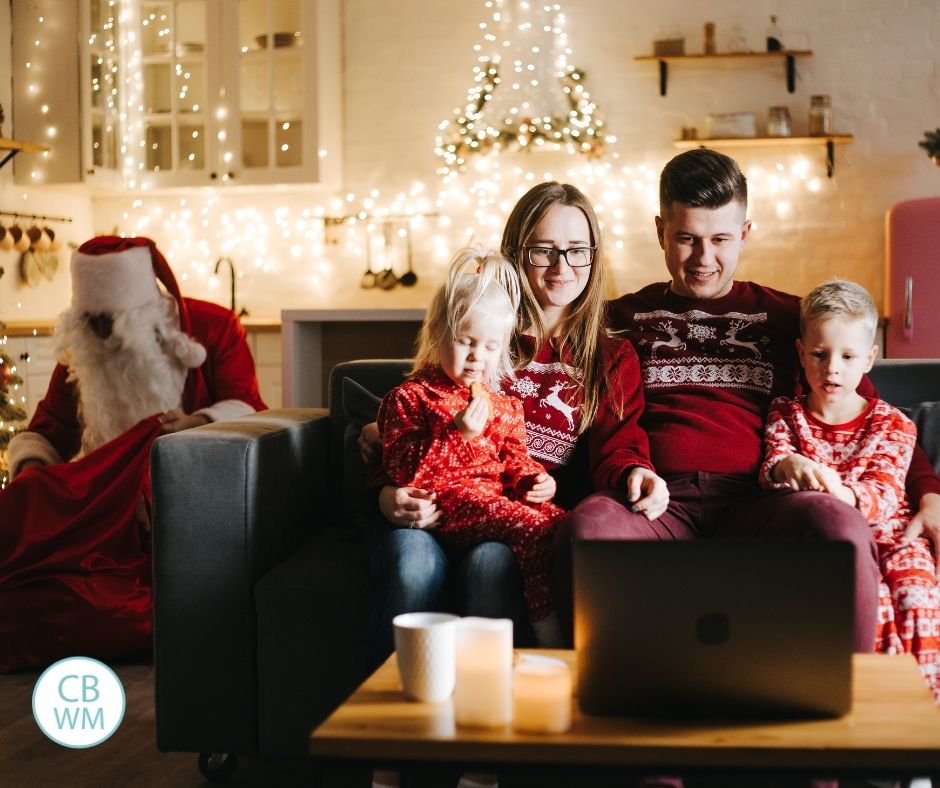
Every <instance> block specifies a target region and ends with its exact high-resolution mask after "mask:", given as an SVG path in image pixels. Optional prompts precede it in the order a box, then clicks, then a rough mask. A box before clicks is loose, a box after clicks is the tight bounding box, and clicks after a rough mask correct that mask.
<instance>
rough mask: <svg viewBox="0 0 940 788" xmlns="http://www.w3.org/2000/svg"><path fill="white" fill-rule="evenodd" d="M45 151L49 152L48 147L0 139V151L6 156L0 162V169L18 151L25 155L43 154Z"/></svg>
mask: <svg viewBox="0 0 940 788" xmlns="http://www.w3.org/2000/svg"><path fill="white" fill-rule="evenodd" d="M47 150H49V146H48V145H37V144H36V143H34V142H20V141H19V140H8V139H4V138H3V137H0V151H7V155H6V156H4V157H3V160H2V161H0V167H3V165H4V164H6V163H7V162H8V161H9V160H10V159H12V158H13V157H14V156H16V154H17V153H19V152H20V151H25V152H26V153H44V152H45V151H47Z"/></svg>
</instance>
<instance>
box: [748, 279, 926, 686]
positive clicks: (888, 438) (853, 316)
mask: <svg viewBox="0 0 940 788" xmlns="http://www.w3.org/2000/svg"><path fill="white" fill-rule="evenodd" d="M877 322H878V314H877V311H876V309H875V305H874V303H873V302H872V300H871V297H870V296H869V295H868V293H867V291H866V290H865V289H864V288H863V287H861V286H860V285H857V284H855V283H854V282H846V281H841V280H832V281H830V282H826V283H824V284H822V285H820V286H819V287H817V288H815V289H814V290H813V291H812V292H811V293H810V294H809V295H807V296H806V298H804V299H803V301H802V303H801V305H800V339H798V340H797V343H796V345H797V351H798V353H799V358H800V364H801V365H802V367H803V371H804V373H805V375H806V380H807V382H808V383H809V388H810V390H809V393H807V394H805V395H803V396H800V397H796V398H788V397H779V398H777V399H775V400H774V401H773V402H772V403H771V406H770V412H769V414H768V416H767V425H766V429H765V436H764V437H765V456H764V462H763V465H762V466H761V470H760V481H761V484H762V485H763V486H765V487H775V488H781V489H788V488H789V489H793V490H819V491H825V492H828V493H830V494H832V495H835V496H836V497H838V498H839V499H841V500H842V501H845V502H846V503H848V504H849V505H850V506H854V507H856V508H857V509H858V510H859V511H860V512H861V513H862V516H863V517H865V519H866V520H867V521H868V523H869V525H870V526H871V527H872V532H873V535H874V538H875V542H876V544H877V546H878V562H879V567H880V569H881V576H882V579H883V583H882V600H883V602H887V604H883V605H882V610H883V611H884V612H886V613H887V615H884V614H883V615H882V616H881V619H882V620H881V621H879V631H878V636H877V640H876V645H875V648H876V651H884V652H888V653H898V652H902V651H903V652H906V653H911V654H914V655H915V656H916V658H917V661H918V664H919V665H920V669H921V672H922V673H923V675H924V678H925V679H926V681H927V684H928V685H929V687H930V689H931V691H932V692H933V695H934V699H935V700H936V701H937V702H938V703H940V675H938V653H940V652H938V647H940V590H938V585H937V574H936V569H935V562H934V558H933V555H932V554H931V549H930V543H929V542H928V540H927V539H926V538H924V537H923V536H921V537H918V538H916V539H912V540H906V539H905V538H904V533H905V528H906V526H907V524H908V522H909V520H910V518H911V510H910V507H909V503H908V499H907V495H906V493H905V490H904V478H905V476H906V474H907V469H908V466H909V465H910V462H911V456H912V454H913V450H914V444H915V441H916V438H917V432H916V429H915V427H914V424H913V422H912V421H911V420H910V419H908V418H907V417H906V416H905V415H904V414H902V413H901V412H900V411H899V410H897V408H894V407H892V406H891V405H889V404H888V403H887V402H884V401H883V400H880V399H874V398H873V399H866V398H864V397H862V396H861V395H859V394H858V393H856V388H857V386H858V384H859V381H860V380H861V378H862V376H863V375H864V374H865V373H866V372H868V371H869V370H870V369H871V367H872V364H873V363H874V361H875V355H876V353H877V351H878V348H877V346H876V345H875V344H874V339H875V330H876V327H877ZM885 584H886V586H887V588H885ZM886 592H887V594H890V596H889V597H887V594H886ZM886 597H887V598H886Z"/></svg>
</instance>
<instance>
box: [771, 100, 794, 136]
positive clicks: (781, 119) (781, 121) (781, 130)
mask: <svg viewBox="0 0 940 788" xmlns="http://www.w3.org/2000/svg"><path fill="white" fill-rule="evenodd" d="M790 134H791V127H790V110H788V109H787V108H786V107H771V108H770V112H769V113H768V115H767V136H768V137H789V136H790Z"/></svg>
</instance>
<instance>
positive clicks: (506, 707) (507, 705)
mask: <svg viewBox="0 0 940 788" xmlns="http://www.w3.org/2000/svg"><path fill="white" fill-rule="evenodd" d="M454 718H455V719H456V720H457V724H458V725H471V726H476V727H483V728H496V727H499V726H501V725H508V724H509V721H510V719H511V718H512V621H510V620H509V619H508V618H477V617H473V616H470V617H468V618H462V619H460V621H458V622H457V683H456V687H455V689H454Z"/></svg>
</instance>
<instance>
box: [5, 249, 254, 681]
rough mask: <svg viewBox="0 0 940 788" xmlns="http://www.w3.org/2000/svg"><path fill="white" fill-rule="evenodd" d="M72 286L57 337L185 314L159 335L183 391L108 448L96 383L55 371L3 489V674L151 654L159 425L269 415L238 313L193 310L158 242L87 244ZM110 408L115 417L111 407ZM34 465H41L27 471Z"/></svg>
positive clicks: (14, 451) (13, 447)
mask: <svg viewBox="0 0 940 788" xmlns="http://www.w3.org/2000/svg"><path fill="white" fill-rule="evenodd" d="M157 280H159V281H160V282H161V283H163V284H164V286H165V288H166V290H167V292H168V294H169V297H172V299H173V300H174V301H175V307H174V306H173V303H172V302H169V301H167V298H168V296H166V295H163V294H162V293H160V292H159V290H158V289H157V288H156V281H157ZM72 286H73V292H72V308H71V310H69V311H68V312H66V313H64V314H63V317H62V319H60V325H59V327H58V328H57V333H59V329H60V328H62V326H64V325H67V324H68V321H67V320H66V317H67V316H69V317H70V318H71V324H72V325H73V327H74V326H75V325H78V326H80V327H82V328H83V329H84V326H85V324H86V323H87V322H88V315H96V314H104V313H114V314H118V313H121V312H124V313H130V315H131V316H130V317H129V318H127V317H125V318H124V319H130V320H132V319H133V315H134V314H145V313H147V309H148V308H155V305H156V306H159V307H160V308H162V309H164V311H166V309H169V310H171V311H170V314H173V311H172V310H174V309H175V314H177V315H178V326H176V325H175V323H176V321H175V320H174V321H170V322H172V323H173V325H172V326H171V327H170V328H169V329H168V328H167V327H166V326H158V327H155V331H156V335H157V337H158V344H159V346H160V348H162V349H163V351H164V355H165V356H166V358H165V359H164V358H161V360H162V361H163V362H165V363H164V364H163V366H161V369H163V368H164V367H165V368H166V369H169V370H171V371H172V375H173V377H174V380H176V381H177V383H178V385H171V386H169V387H164V388H165V389H166V390H167V391H169V392H170V393H169V394H164V395H163V396H164V397H165V398H169V399H168V401H166V402H165V404H164V406H161V407H160V408H155V410H154V412H153V413H148V414H144V415H143V416H140V417H139V418H140V419H142V420H140V421H139V422H137V421H136V419H137V418H138V417H135V416H130V417H129V418H130V419H132V421H131V423H130V424H129V425H128V427H127V428H126V429H122V430H120V432H119V433H118V434H116V435H113V436H111V435H105V437H102V436H101V433H100V432H94V431H93V430H91V429H90V425H89V424H88V423H87V422H88V421H89V419H83V418H82V413H83V407H82V406H83V404H85V405H88V403H83V402H82V396H83V394H84V393H86V392H88V391H93V390H94V389H93V388H92V387H91V386H90V380H89V379H90V378H91V377H92V376H93V374H94V373H93V371H91V372H89V371H88V370H87V368H86V371H85V372H82V373H78V372H77V371H76V370H75V369H73V368H70V366H69V365H67V364H59V365H57V367H56V369H55V371H54V372H53V375H52V379H51V381H50V384H49V389H48V391H47V393H46V395H45V397H44V398H43V400H42V401H41V402H40V404H39V406H38V408H37V410H36V413H35V415H34V416H33V419H32V420H31V421H30V424H29V427H28V429H27V431H26V432H23V433H20V434H19V435H17V436H15V437H14V438H13V439H12V440H11V442H10V447H9V448H10V467H11V470H12V472H13V481H12V483H11V484H10V485H9V486H8V487H7V489H6V490H3V491H0V511H2V512H3V526H4V527H3V528H2V529H0V531H2V535H0V672H9V671H11V670H22V669H29V668H40V667H43V666H45V665H47V664H49V663H50V662H52V661H54V660H56V659H59V658H61V657H64V656H69V655H73V654H76V653H81V654H84V655H88V656H95V657H99V658H113V657H120V656H128V655H131V654H147V653H149V651H150V645H151V637H152V628H151V588H150V557H149V540H148V535H147V534H146V532H145V531H144V530H142V529H140V528H139V525H138V518H137V516H136V514H135V513H136V511H137V509H138V505H139V503H140V502H141V500H142V498H143V499H145V500H149V455H150V446H151V444H152V442H153V440H154V439H155V438H156V436H157V435H158V434H159V433H160V428H161V422H160V414H161V413H162V412H163V411H165V410H169V409H171V408H180V409H182V410H183V411H184V412H185V413H187V414H190V413H193V412H199V413H203V414H205V415H206V417H207V418H208V419H209V420H210V421H216V420H220V419H224V418H233V417H237V416H241V415H244V414H247V413H250V412H252V411H254V410H261V409H264V407H265V405H264V402H263V401H262V400H261V397H260V394H259V392H258V386H257V380H256V377H255V371H254V364H253V362H252V359H251V355H250V352H249V350H248V346H247V343H246V341H245V333H244V330H243V329H242V328H241V326H240V325H239V324H238V321H237V319H236V318H235V316H234V314H233V313H231V312H230V311H229V310H226V309H223V308H222V307H219V306H216V305H213V304H209V303H206V302H202V301H196V300H194V299H183V298H182V297H181V296H180V294H179V289H178V287H177V285H176V281H175V279H174V278H173V275H172V273H171V271H170V269H169V266H168V265H167V264H166V261H165V260H164V259H163V257H162V255H160V253H159V251H158V250H157V249H156V247H155V246H154V244H153V242H152V241H150V240H149V239H146V238H128V239H122V238H112V237H106V238H97V239H93V240H92V241H89V242H88V243H86V244H84V245H83V246H82V247H81V248H80V249H79V250H78V251H77V252H76V254H75V255H74V256H73V260H72ZM117 319H118V318H115V322H116V321H117ZM83 321H84V322H83ZM148 330H149V329H148ZM143 333H144V334H145V335H146V334H147V331H145V332H143ZM118 366H120V365H118ZM99 390H100V386H99ZM174 391H175V394H173V393H172V392H174ZM116 399H117V398H116ZM147 401H148V400H146V399H144V400H143V402H144V403H145V405H144V407H146V402H147ZM96 404H100V403H96ZM99 410H103V411H105V412H106V411H107V403H104V408H102V409H99ZM84 412H85V414H86V415H87V414H88V413H90V412H91V409H87V410H85V411H84ZM118 423H120V422H118ZM29 460H38V461H39V462H41V463H42V466H43V467H27V468H25V469H24V468H23V465H24V463H25V462H27V461H29ZM69 460H72V461H71V462H64V461H69ZM21 469H22V470H21Z"/></svg>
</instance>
